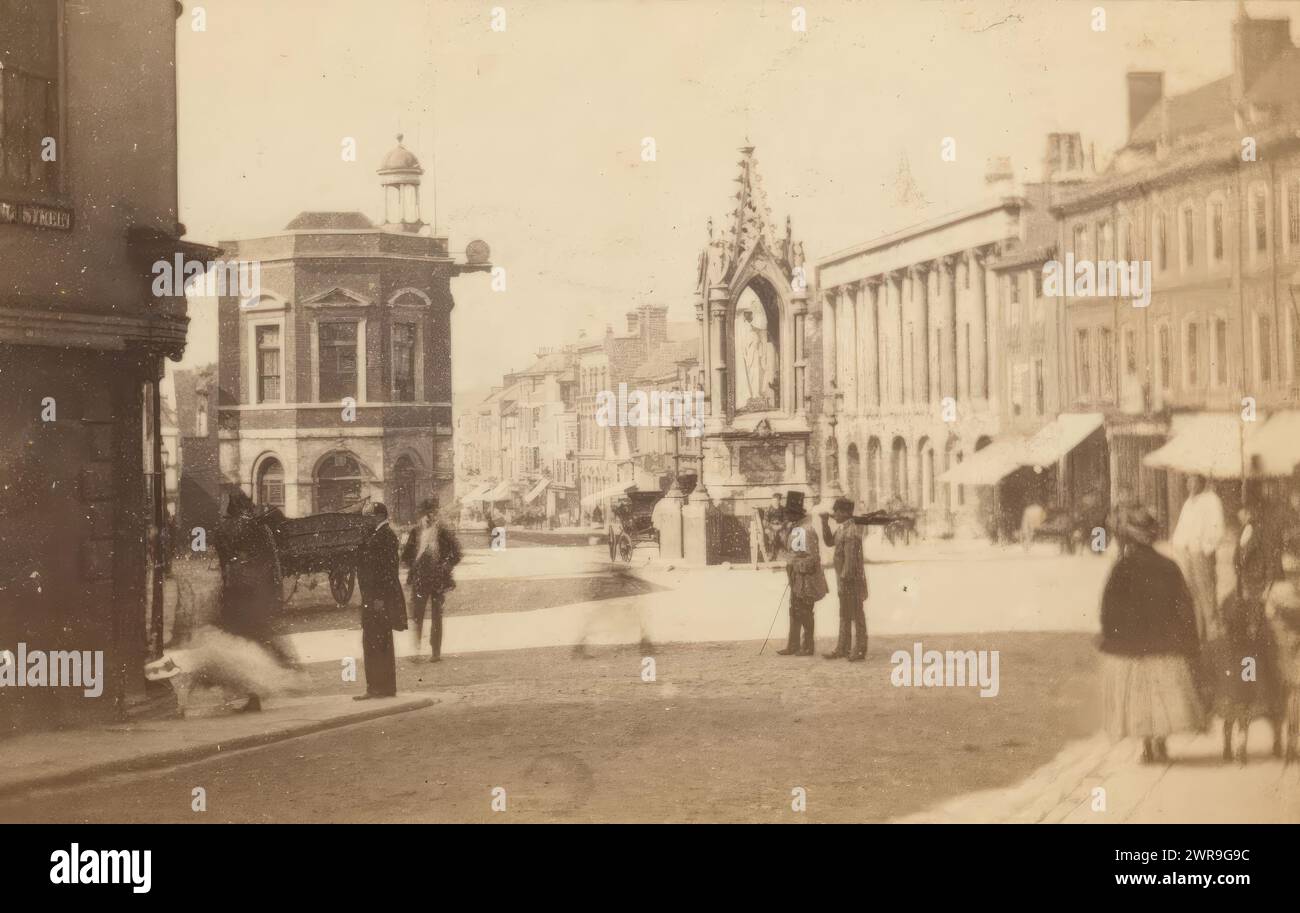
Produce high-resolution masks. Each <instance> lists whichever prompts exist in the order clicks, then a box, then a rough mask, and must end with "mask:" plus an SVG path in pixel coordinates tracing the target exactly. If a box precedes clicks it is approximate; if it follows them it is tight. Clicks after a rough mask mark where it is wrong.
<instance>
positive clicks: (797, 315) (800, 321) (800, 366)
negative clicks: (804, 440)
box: [790, 290, 808, 413]
mask: <svg viewBox="0 0 1300 913" xmlns="http://www.w3.org/2000/svg"><path fill="white" fill-rule="evenodd" d="M790 313H791V315H792V316H793V318H794V321H793V322H794V345H793V346H792V347H791V349H792V351H791V353H790V356H791V358H792V362H791V363H792V364H793V365H794V388H793V389H792V390H791V392H790V395H791V396H792V397H793V399H794V402H793V403H791V405H790V411H791V412H795V413H802V412H804V411H805V410H806V409H807V405H806V404H805V403H804V397H805V396H807V394H808V293H807V292H806V291H802V290H796V291H795V292H794V294H793V295H791V296H790Z"/></svg>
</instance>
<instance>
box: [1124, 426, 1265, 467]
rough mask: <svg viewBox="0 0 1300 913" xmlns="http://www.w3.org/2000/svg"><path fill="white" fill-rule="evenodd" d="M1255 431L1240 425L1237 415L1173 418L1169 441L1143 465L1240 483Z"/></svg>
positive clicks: (1144, 460) (1148, 457) (1146, 457)
mask: <svg viewBox="0 0 1300 913" xmlns="http://www.w3.org/2000/svg"><path fill="white" fill-rule="evenodd" d="M1258 427H1259V426H1257V425H1256V424H1254V423H1253V422H1244V421H1242V420H1241V415H1240V414H1239V413H1237V412H1194V413H1189V414H1185V415H1175V416H1174V417H1173V421H1172V422H1171V423H1170V429H1169V430H1170V434H1169V440H1168V441H1167V442H1166V443H1165V445H1164V446H1163V447H1160V448H1158V449H1156V450H1153V451H1151V452H1150V453H1148V454H1147V455H1146V456H1145V457H1143V458H1142V465H1144V466H1149V467H1151V468H1152V469H1171V470H1173V471H1174V472H1181V473H1185V474H1187V475H1202V476H1205V477H1207V478H1211V479H1239V478H1241V476H1242V469H1243V466H1244V465H1245V464H1246V463H1247V461H1248V460H1249V459H1250V455H1249V454H1250V447H1251V444H1252V438H1253V437H1254V434H1255V432H1256V430H1257V428H1258Z"/></svg>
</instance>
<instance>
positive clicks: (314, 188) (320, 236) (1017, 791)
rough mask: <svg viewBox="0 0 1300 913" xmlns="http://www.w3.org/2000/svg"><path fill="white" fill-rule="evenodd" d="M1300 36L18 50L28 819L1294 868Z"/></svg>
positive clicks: (156, 41)
mask: <svg viewBox="0 0 1300 913" xmlns="http://www.w3.org/2000/svg"><path fill="white" fill-rule="evenodd" d="M1295 9H1296V8H1295V7H1294V6H1293V5H1291V4H1289V3H1285V2H1267V0H1259V2H1235V3H1210V4H1194V5H1187V4H1180V3H1174V2H1159V0H1152V2H1137V3H1127V4H1111V5H1106V6H1102V5H1098V4H1096V3H1095V2H1088V3H1073V2H1063V3H1054V4H1040V3H1032V2H1024V0H978V2H936V3H927V4H912V3H903V2H894V0H881V2H871V3H850V2H840V0H836V2H830V3H826V4H821V3H818V4H804V5H799V4H795V3H789V2H776V0H771V2H767V0H764V2H753V3H751V2H741V0H718V2H710V3H700V4H690V5H682V4H674V3H667V2H630V0H629V2H623V0H612V2H599V3H597V2H594V0H592V2H585V0H579V2H573V3H553V2H545V0H528V2H522V3H502V4H496V5H494V4H477V3H470V2H460V0H449V2H447V3H427V2H422V0H391V2H389V3H386V4H385V5H383V8H382V11H381V10H380V9H379V8H376V7H374V6H367V5H364V4H359V3H356V2H353V0H320V2H319V3H315V4H312V5H311V8H310V10H308V9H307V8H306V7H300V6H297V5H294V4H264V3H260V2H255V0H212V2H207V3H202V4H200V3H191V2H188V0H186V2H173V0H135V2H131V3H120V4H100V3H76V2H72V0H66V2H65V0H0V822H3V823H11V824H26V823H64V824H83V823H84V824H112V823H129V824H140V823H159V824H202V823H251V824H261V823H450V824H459V823H467V824H469V823H482V824H487V823H493V824H496V823H575V824H599V823H700V824H704V823H745V824H769V823H771V824H778V823H787V824H789V823H864V824H893V823H910V824H940V825H942V824H970V823H995V824H1011V823H1020V824H1175V823H1177V824H1295V823H1300V16H1297V15H1295ZM104 87H111V89H112V91H110V92H105V91H104ZM891 833H897V831H891ZM74 849H75V847H74ZM51 880H55V877H54V875H51Z"/></svg>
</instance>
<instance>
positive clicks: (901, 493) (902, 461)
mask: <svg viewBox="0 0 1300 913" xmlns="http://www.w3.org/2000/svg"><path fill="white" fill-rule="evenodd" d="M889 494H890V497H891V498H897V499H898V500H900V501H902V502H903V503H904V504H910V503H911V500H910V498H909V497H908V491H907V441H905V440H903V439H902V438H901V437H896V438H894V443H893V445H892V447H891V450H890V455H889Z"/></svg>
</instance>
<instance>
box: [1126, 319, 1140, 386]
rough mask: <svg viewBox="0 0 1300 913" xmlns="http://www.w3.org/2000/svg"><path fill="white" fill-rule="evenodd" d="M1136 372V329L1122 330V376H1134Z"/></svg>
mask: <svg viewBox="0 0 1300 913" xmlns="http://www.w3.org/2000/svg"><path fill="white" fill-rule="evenodd" d="M1137 372H1138V357H1137V331H1135V330H1133V329H1127V330H1125V331H1124V376H1125V377H1136V376H1137Z"/></svg>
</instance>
